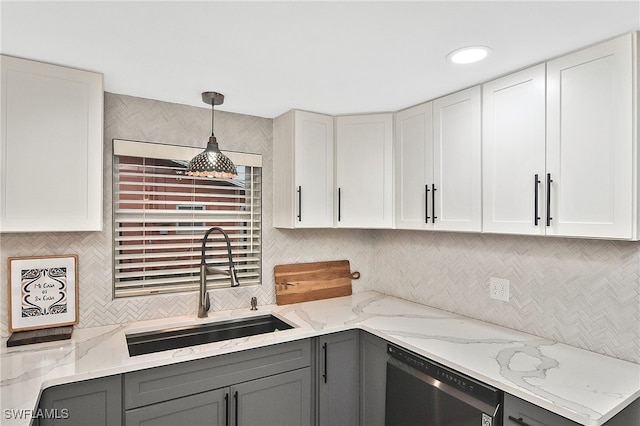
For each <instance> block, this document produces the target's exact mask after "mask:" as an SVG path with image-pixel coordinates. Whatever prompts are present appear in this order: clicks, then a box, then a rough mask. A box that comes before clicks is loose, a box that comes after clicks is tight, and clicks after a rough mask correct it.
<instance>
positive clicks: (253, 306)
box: [251, 296, 258, 311]
mask: <svg viewBox="0 0 640 426" xmlns="http://www.w3.org/2000/svg"><path fill="white" fill-rule="evenodd" d="M251 310H252V311H257V310H258V299H257V298H256V297H255V296H254V297H252V298H251Z"/></svg>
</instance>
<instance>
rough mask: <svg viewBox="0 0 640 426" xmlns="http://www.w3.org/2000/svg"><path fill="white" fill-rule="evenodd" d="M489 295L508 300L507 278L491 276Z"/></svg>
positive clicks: (504, 300) (493, 297)
mask: <svg viewBox="0 0 640 426" xmlns="http://www.w3.org/2000/svg"><path fill="white" fill-rule="evenodd" d="M489 297H490V298H492V299H496V300H502V301H503V302H508V301H509V280H506V279H504V278H495V277H491V278H490V279H489Z"/></svg>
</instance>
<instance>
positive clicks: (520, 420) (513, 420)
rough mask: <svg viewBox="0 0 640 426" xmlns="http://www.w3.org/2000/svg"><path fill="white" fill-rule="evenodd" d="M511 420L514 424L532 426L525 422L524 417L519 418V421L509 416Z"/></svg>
mask: <svg viewBox="0 0 640 426" xmlns="http://www.w3.org/2000/svg"><path fill="white" fill-rule="evenodd" d="M509 420H511V421H512V422H515V423H518V424H519V425H521V426H531V425H530V424H529V423H527V422H525V421H524V420H523V419H522V417H518V418H517V419H516V418H515V417H513V416H509Z"/></svg>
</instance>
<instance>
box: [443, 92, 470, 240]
mask: <svg viewBox="0 0 640 426" xmlns="http://www.w3.org/2000/svg"><path fill="white" fill-rule="evenodd" d="M480 107H481V106H480V87H472V88H470V89H467V90H463V91H462V92H458V93H454V94H452V95H449V96H445V97H443V98H440V99H436V100H435V101H433V127H434V137H433V140H434V158H435V160H434V182H433V185H434V187H433V190H435V191H436V192H435V195H434V199H435V216H436V218H435V223H434V229H438V230H444V231H478V232H479V231H480V230H481V227H482V223H481V215H482V210H481V206H482V204H481V190H482V187H481V182H482V175H481V145H480V138H481V134H480V130H481V129H480V114H481V111H480Z"/></svg>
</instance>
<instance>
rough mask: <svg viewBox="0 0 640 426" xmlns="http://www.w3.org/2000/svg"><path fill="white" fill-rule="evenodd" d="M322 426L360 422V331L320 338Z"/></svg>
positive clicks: (319, 388)
mask: <svg viewBox="0 0 640 426" xmlns="http://www.w3.org/2000/svg"><path fill="white" fill-rule="evenodd" d="M318 349H319V352H320V353H319V356H318V357H317V358H316V359H318V361H319V365H318V372H319V377H318V424H319V425H327V426H340V425H345V426H352V425H357V424H358V422H359V409H360V408H359V360H358V354H359V348H358V331H357V330H353V331H347V332H342V333H335V334H330V335H327V336H322V337H319V338H318Z"/></svg>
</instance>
